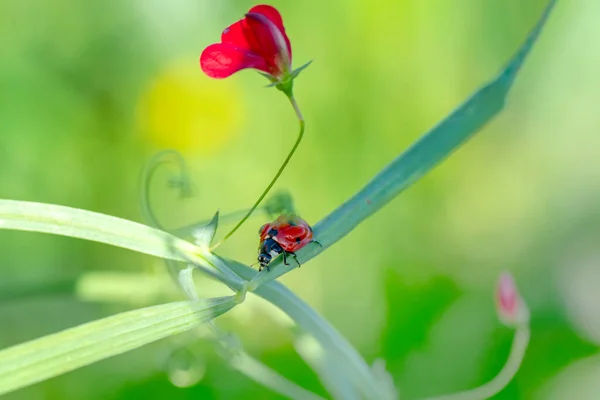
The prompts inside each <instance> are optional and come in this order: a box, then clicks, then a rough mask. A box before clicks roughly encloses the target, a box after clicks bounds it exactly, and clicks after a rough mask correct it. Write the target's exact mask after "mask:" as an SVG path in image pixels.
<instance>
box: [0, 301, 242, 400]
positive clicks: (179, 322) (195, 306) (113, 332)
mask: <svg viewBox="0 0 600 400" xmlns="http://www.w3.org/2000/svg"><path fill="white" fill-rule="evenodd" d="M235 304H236V303H235V299H234V297H233V296H231V297H221V298H215V299H202V300H198V301H182V302H177V303H169V304H162V305H159V306H154V307H148V308H142V309H139V310H134V311H128V312H124V313H121V314H117V315H114V316H111V317H107V318H103V319H100V320H97V321H94V322H90V323H87V324H83V325H80V326H77V327H75V328H71V329H67V330H64V331H62V332H59V333H55V334H52V335H48V336H44V337H42V338H40V339H36V340H32V341H30V342H26V343H23V344H20V345H17V346H13V347H10V348H8V349H5V350H2V351H0V395H1V394H4V393H7V392H10V391H13V390H16V389H19V388H22V387H25V386H28V385H31V384H34V383H36V382H40V381H43V380H46V379H49V378H52V377H55V376H58V375H61V374H64V373H66V372H69V371H72V370H74V369H77V368H80V367H83V366H85V365H89V364H91V363H94V362H96V361H100V360H103V359H105V358H108V357H112V356H114V355H117V354H121V353H124V352H127V351H130V350H133V349H136V348H138V347H141V346H143V345H145V344H148V343H151V342H154V341H157V340H159V339H163V338H165V337H168V336H171V335H175V334H177V333H181V332H184V331H187V330H189V329H191V328H193V327H195V326H197V324H198V323H201V322H208V321H210V320H211V319H213V318H215V317H217V316H219V315H221V314H223V313H224V312H226V311H228V310H230V309H231V308H232V307H234V306H235Z"/></svg>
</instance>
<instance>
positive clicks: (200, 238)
mask: <svg viewBox="0 0 600 400" xmlns="http://www.w3.org/2000/svg"><path fill="white" fill-rule="evenodd" d="M218 226H219V211H217V212H216V213H215V215H214V216H213V217H212V219H211V220H210V222H209V223H208V224H206V225H201V226H198V227H196V228H194V230H193V231H192V236H194V239H195V242H196V244H197V245H198V246H200V247H202V248H205V249H208V248H209V247H210V244H211V243H212V241H213V239H214V237H215V233H216V232H217V227H218Z"/></svg>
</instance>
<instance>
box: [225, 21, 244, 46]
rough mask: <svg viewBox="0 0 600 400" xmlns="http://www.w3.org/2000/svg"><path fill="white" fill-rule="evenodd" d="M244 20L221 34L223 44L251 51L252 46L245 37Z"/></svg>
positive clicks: (230, 26)
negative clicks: (230, 44)
mask: <svg viewBox="0 0 600 400" xmlns="http://www.w3.org/2000/svg"><path fill="white" fill-rule="evenodd" d="M243 22H244V21H243V20H240V21H238V22H236V23H234V24H231V25H229V26H228V27H227V28H225V30H224V31H223V33H222V34H221V42H222V43H232V44H235V45H236V46H237V47H240V48H242V49H248V50H250V45H249V44H248V41H247V40H246V36H244V30H243V25H242V24H243Z"/></svg>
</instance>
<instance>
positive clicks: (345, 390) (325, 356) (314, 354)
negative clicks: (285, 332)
mask: <svg viewBox="0 0 600 400" xmlns="http://www.w3.org/2000/svg"><path fill="white" fill-rule="evenodd" d="M294 347H295V348H296V351H297V352H298V354H300V356H301V357H302V359H304V361H306V363H307V364H308V365H310V366H311V368H312V369H314V370H315V372H316V373H317V374H318V375H319V378H320V379H321V382H322V383H323V385H324V386H325V388H327V391H328V392H329V393H330V394H331V395H332V396H333V398H334V399H345V400H352V399H360V398H361V396H360V392H359V391H358V390H357V388H356V387H355V386H354V385H351V384H349V382H348V376H347V375H346V374H345V371H344V368H340V362H342V363H343V360H340V359H336V357H332V353H331V352H328V351H326V350H325V349H324V348H323V346H322V345H321V343H319V342H318V341H317V340H316V339H315V338H313V337H312V336H310V335H307V334H302V335H299V336H298V338H297V339H296V341H295V342H294Z"/></svg>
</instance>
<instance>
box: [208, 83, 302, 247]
mask: <svg viewBox="0 0 600 400" xmlns="http://www.w3.org/2000/svg"><path fill="white" fill-rule="evenodd" d="M288 99H289V100H290V103H292V107H294V111H295V112H296V116H297V117H298V121H299V122H300V132H299V133H298V138H297V139H296V143H294V146H293V147H292V150H291V151H290V152H289V154H288V156H287V157H286V159H285V161H283V164H281V167H280V168H279V171H277V174H275V177H274V178H273V179H272V180H271V183H269V185H268V186H267V188H266V189H265V190H264V191H263V193H262V194H261V195H260V197H259V198H258V200H256V202H255V203H254V205H253V206H252V207H251V208H250V210H248V212H247V213H246V215H245V216H244V217H243V218H242V219H241V220H240V222H238V223H237V225H236V226H235V227H234V228H233V229H232V230H231V231H229V233H228V234H227V235H225V236H224V237H223V239H221V241H220V242H218V243H217V244H215V245H214V246H213V247H212V249H211V250H214V249H216V248H217V247H219V246H220V245H221V244H222V243H223V242H225V241H226V240H227V239H228V238H229V237H230V236H231V235H233V234H234V233H235V231H237V230H238V228H239V227H240V226H242V224H243V223H244V222H246V220H247V219H248V218H249V217H250V215H252V213H253V212H254V210H255V209H256V208H257V207H258V206H259V204H260V202H261V201H263V199H264V198H265V196H266V195H267V194H268V193H269V191H270V190H271V188H272V187H273V185H275V182H277V179H279V176H281V174H282V173H283V170H284V169H285V167H287V165H288V163H289V162H290V160H291V159H292V156H293V155H294V153H295V152H296V149H297V148H298V146H299V145H300V142H301V141H302V138H303V137H304V127H305V123H304V117H303V116H302V113H301V112H300V107H298V103H297V102H296V99H295V98H294V96H293V95H292V94H290V95H288Z"/></svg>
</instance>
